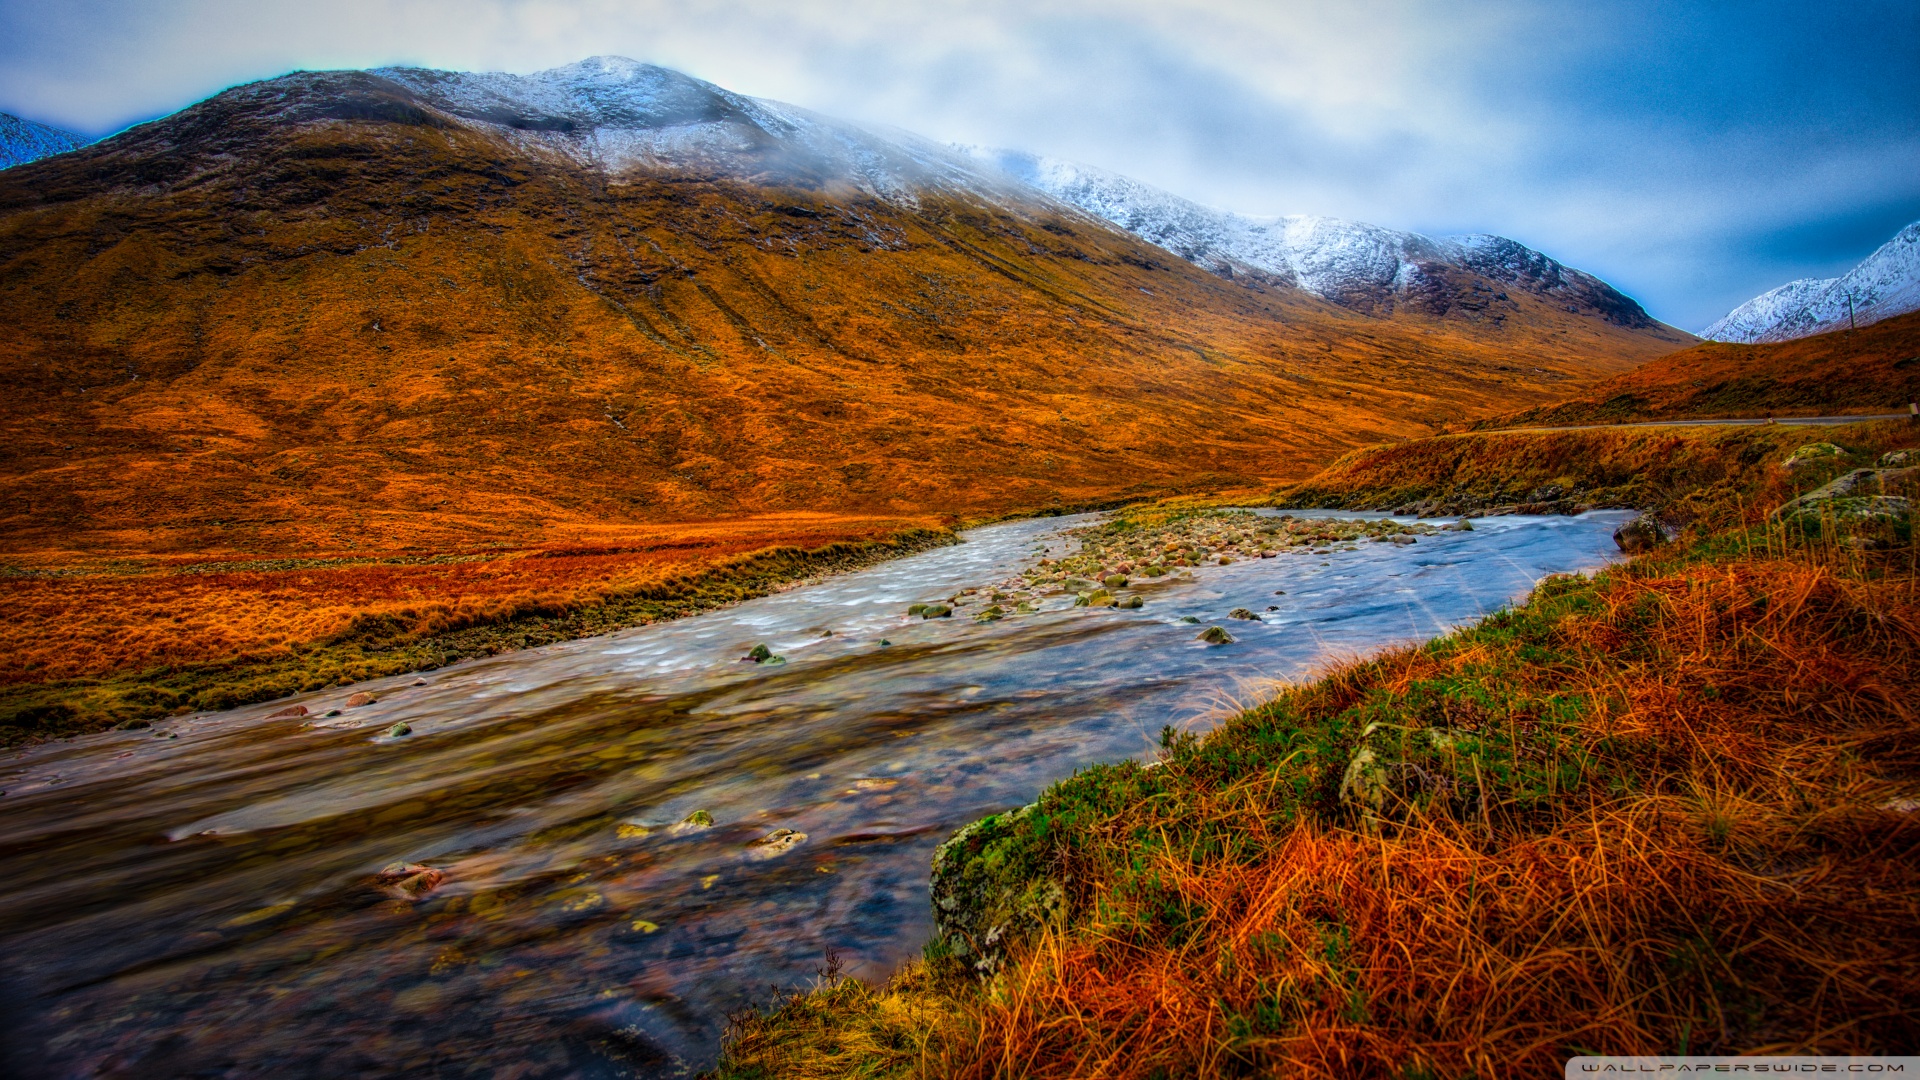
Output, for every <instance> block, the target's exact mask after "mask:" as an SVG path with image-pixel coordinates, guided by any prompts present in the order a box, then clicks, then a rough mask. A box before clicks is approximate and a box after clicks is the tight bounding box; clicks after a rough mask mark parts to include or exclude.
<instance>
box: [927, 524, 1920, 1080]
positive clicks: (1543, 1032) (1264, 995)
mask: <svg viewBox="0 0 1920 1080" xmlns="http://www.w3.org/2000/svg"><path fill="white" fill-rule="evenodd" d="M1915 582H1916V578H1915V576H1914V574H1913V567H1912V566H1911V565H1910V564H1909V565H1907V566H1905V567H1900V568H1897V572H1896V573H1894V574H1891V575H1889V576H1884V577H1881V576H1875V577H1868V578H1863V577H1857V576H1853V575H1842V574H1836V573H1835V572H1834V571H1833V570H1832V569H1830V568H1829V567H1827V566H1824V565H1820V564H1818V563H1811V562H1808V561H1804V560H1799V559H1793V558H1753V559H1745V560H1742V561H1740V562H1738V563H1735V564H1733V565H1727V566H1719V567H1711V568H1699V567H1692V568H1686V569H1682V570H1678V571H1669V572H1665V573H1661V574H1658V575H1655V576H1650V577H1646V578H1636V577H1635V576H1632V575H1618V576H1615V577H1613V578H1612V579H1611V580H1609V582H1608V583H1607V585H1606V587H1605V588H1604V589H1602V590H1599V595H1598V599H1599V601H1600V604H1601V606H1600V607H1599V608H1598V609H1597V610H1595V611H1593V612H1592V613H1591V614H1587V615H1583V616H1579V617H1571V618H1568V619H1565V620H1563V621H1562V623H1561V625H1560V633H1561V634H1562V635H1563V641H1564V644H1565V647H1566V648H1568V649H1569V650H1570V651H1571V653H1572V654H1573V655H1575V656H1578V657H1580V658H1582V660H1584V661H1585V662H1586V663H1585V665H1584V666H1585V670H1584V671H1583V672H1582V673H1581V676H1580V677H1579V678H1578V680H1577V682H1576V683H1575V685H1573V686H1556V687H1553V688H1554V689H1558V690H1560V691H1562V692H1570V693H1575V694H1579V695H1581V696H1583V697H1584V698H1586V699H1587V700H1590V701H1594V702H1602V703H1605V707H1604V709H1603V710H1601V711H1600V712H1598V713H1597V714H1596V715H1595V717H1594V719H1593V721H1592V722H1591V723H1590V724H1588V725H1587V726H1586V728H1585V730H1584V731H1583V732H1582V733H1581V738H1582V739H1583V740H1584V741H1585V743H1586V744H1587V747H1588V748H1589V750H1590V751H1592V752H1596V753H1598V754H1600V755H1602V756H1606V755H1607V753H1608V752H1607V751H1605V750H1602V749H1600V748H1601V747H1603V746H1605V745H1606V744H1607V743H1608V742H1613V743H1616V744H1619V745H1621V746H1627V747H1632V748H1634V749H1633V751H1632V753H1631V755H1629V757H1630V758H1631V759H1637V760H1632V761H1631V763H1629V762H1620V763H1619V764H1620V765H1624V766H1625V767H1624V768H1620V769H1619V772H1618V774H1617V779H1618V781H1619V783H1620V785H1621V787H1622V788H1623V790H1610V789H1608V788H1606V787H1600V788H1596V789H1594V790H1589V791H1583V792H1579V793H1570V794H1569V795H1568V796H1566V797H1565V800H1566V801H1565V802H1564V803H1560V804H1557V805H1556V806H1555V807H1554V811H1553V813H1552V814H1551V815H1550V817H1549V819H1548V820H1544V821H1542V820H1540V819H1539V815H1538V814H1537V813H1534V814H1520V813H1516V812H1514V810H1513V808H1512V807H1510V806H1507V805H1503V804H1502V803H1500V802H1498V801H1494V802H1492V803H1490V804H1489V805H1487V806H1486V807H1485V808H1484V811H1483V813H1482V814H1472V813H1468V814H1463V815H1449V814H1446V813H1434V812H1412V813H1409V814H1408V815H1407V816H1405V817H1404V818H1402V819H1401V820H1399V821H1397V822H1394V823H1392V824H1388V825H1385V826H1383V827H1382V828H1380V829H1378V830H1368V829H1365V828H1355V827H1343V826H1342V825H1340V824H1338V823H1336V822H1332V821H1325V820H1304V821H1302V820H1287V819H1286V817H1285V815H1284V814H1277V813H1276V811H1277V810H1280V808H1279V807H1276V806H1273V805H1270V804H1268V803H1267V802H1266V801H1265V800H1264V799H1263V798H1262V795H1261V785H1260V783H1258V782H1254V783H1250V784H1244V785H1239V786H1235V787H1229V788H1226V789H1213V790H1206V789H1202V790H1200V791H1190V792H1188V794H1189V795H1191V796H1192V797H1194V798H1195V799H1196V800H1197V801H1196V804H1195V805H1194V806H1193V808H1192V809H1190V810H1189V811H1188V814H1189V815H1190V816H1193V817H1202V818H1205V817H1213V818H1217V819H1218V820H1220V821H1222V822H1225V823H1230V825H1231V827H1232V828H1233V829H1234V830H1235V832H1236V833H1237V834H1238V837H1239V838H1240V839H1243V840H1244V841H1245V842H1246V843H1247V844H1248V845H1249V846H1250V847H1251V848H1252V849H1253V850H1256V851H1258V852H1259V853H1260V855H1259V857H1258V858H1256V859H1253V860H1240V859H1234V858H1224V857H1214V858H1198V859H1195V858H1192V857H1190V855H1189V853H1188V852H1186V851H1181V850H1178V849H1177V848H1171V847H1170V848H1163V849H1160V850H1158V851H1155V852H1153V853H1151V854H1149V855H1147V856H1146V862H1145V863H1144V873H1145V874H1146V875H1148V876H1151V877H1154V878H1157V879H1158V881H1159V882H1161V883H1163V885H1164V887H1165V889H1166V890H1168V891H1169V893H1170V895H1171V896H1172V897H1173V898H1175V899H1176V900H1177V902H1179V903H1181V904H1183V905H1184V906H1185V907H1186V909H1187V910H1189V911H1192V912H1195V913H1197V914H1196V917H1195V921H1194V922H1193V923H1192V924H1190V925H1189V926H1187V927H1185V928H1184V930H1183V932H1182V933H1181V935H1180V938H1181V940H1180V941H1179V942H1178V943H1169V942H1166V941H1164V940H1152V939H1151V938H1144V937H1143V935H1141V934H1140V933H1139V932H1138V923H1137V920H1136V918H1135V916H1137V914H1138V913H1137V912H1127V911H1126V910H1125V909H1126V907H1127V901H1126V899H1124V898H1123V897H1119V896H1116V895H1115V894H1114V893H1113V892H1112V891H1110V890H1109V889H1108V888H1107V886H1106V883H1105V882H1102V881H1100V880H1097V879H1096V880H1095V881H1092V882H1089V883H1087V885H1086V886H1085V887H1086V888H1087V890H1088V891H1089V892H1090V893H1091V894H1092V895H1094V896H1096V897H1097V898H1098V901H1097V902H1098V903H1100V904H1101V905H1103V912H1102V914H1096V915H1094V916H1093V917H1092V918H1091V919H1090V920H1089V921H1088V922H1087V923H1085V924H1084V925H1081V926H1077V927H1075V928H1073V929H1071V930H1068V931H1066V932H1064V933H1055V934H1050V935H1047V936H1045V937H1044V938H1043V939H1042V940H1041V941H1039V942H1037V943H1036V944H1035V945H1034V946H1033V947H1032V948H1031V949H1030V950H1029V951H1028V952H1026V953H1025V954H1024V955H1022V956H1021V957H1020V958H1019V959H1018V960H1017V961H1016V962H1015V963H1013V964H1012V965H1011V966H1010V967H1009V969H1008V970H1007V972H1006V974H1005V975H1004V976H1003V977H1002V979H1001V981H1000V982H999V983H998V984H997V985H996V986H995V987H994V988H993V989H992V991H991V992H990V993H987V994H985V995H983V996H982V997H981V998H980V999H979V1003H978V1005H977V1006H976V1009H975V1011H974V1013H973V1017H972V1019H973V1022H974V1023H976V1024H977V1025H978V1030H977V1032H975V1033H974V1038H973V1039H972V1040H964V1041H957V1042H956V1044H955V1045H953V1046H951V1047H950V1048H949V1050H950V1054H951V1056H950V1057H949V1058H948V1060H946V1061H945V1062H944V1063H943V1064H942V1067H941V1069H940V1070H938V1071H940V1072H943V1073H947V1074H950V1075H958V1076H1062V1077H1066V1076H1074V1077H1088V1076H1114V1077H1135V1076H1138V1077H1146V1076H1154V1075H1223V1074H1235V1073H1246V1074H1251V1073H1256V1072H1262V1073H1263V1072H1266V1071H1269V1070H1275V1071H1279V1072H1282V1073H1284V1074H1286V1075H1294V1076H1324V1077H1350V1076H1382V1077H1387V1076H1405V1075H1409V1074H1421V1073H1425V1074H1428V1075H1442V1076H1465V1075H1477V1076H1483V1077H1493V1076H1535V1075H1547V1074H1552V1073H1556V1072H1557V1071H1558V1069H1559V1067H1560V1065H1561V1064H1562V1063H1563V1062H1564V1061H1565V1059H1566V1057H1568V1056H1569V1055H1571V1054H1573V1053H1576V1052H1579V1051H1580V1050H1592V1051H1596V1052H1609V1053H1653V1052H1678V1051H1681V1050H1684V1049H1692V1050H1694V1051H1695V1052H1708V1051H1714V1052H1750V1053H1751V1052H1815V1051H1818V1052H1829V1053H1839V1052H1873V1051H1880V1052H1888V1051H1892V1050H1897V1049H1910V1048H1911V1046H1912V1043H1911V1039H1912V1037H1913V1032H1914V1031H1915V1030H1920V1027H1916V1025H1920V1006H1917V1005H1916V1004H1915V1002H1916V1001H1920V862H1916V856H1920V820H1916V813H1915V809H1914V807H1913V806H1912V805H1911V804H1902V803H1900V802H1899V801H1898V800H1900V799H1913V798H1915V797H1920V716H1916V703H1920V696H1916V691H1920V679H1916V677H1915V672H1916V670H1920V668H1917V667H1916V661H1920V655H1916V653H1920V593H1917V592H1916V588H1915ZM1649 614H1651V619H1650V620H1649V619H1647V618H1646V616H1647V615H1649ZM1496 652H1497V649H1496V648H1495V647H1491V646H1489V647H1469V648H1466V649H1461V650H1456V651H1453V652H1451V653H1450V654H1448V655H1446V656H1444V657H1441V656H1436V655H1435V654H1433V653H1429V652H1425V651H1420V652H1411V653H1405V654H1401V655H1397V656H1395V657H1392V658H1390V659H1389V660H1387V661H1384V662H1382V663H1380V664H1378V665H1377V666H1372V667H1371V668H1370V669H1369V670H1368V671H1367V672H1366V674H1365V676H1364V680H1365V682H1366V683H1368V684H1370V685H1371V686H1374V687H1378V688H1381V689H1383V690H1386V691H1387V692H1389V693H1392V692H1395V691H1396V690H1399V691H1404V690H1405V689H1406V688H1407V687H1408V686H1409V685H1411V684H1412V683H1414V682H1417V681H1421V680H1431V679H1434V678H1446V677H1449V676H1457V675H1461V674H1467V673H1472V672H1475V671H1480V670H1484V668H1485V667H1486V665H1487V664H1488V663H1489V662H1493V663H1499V662H1500V661H1501V659H1502V658H1501V657H1498V656H1497V655H1495V653H1496ZM1505 659H1508V660H1510V659H1511V658H1510V657H1508V658H1505ZM1560 674H1561V673H1559V672H1555V673H1553V674H1551V675H1548V676H1546V679H1547V680H1549V681H1553V682H1556V683H1557V682H1558V680H1559V678H1560ZM1520 677H1521V678H1523V679H1524V678H1526V675H1525V674H1524V672H1522V673H1521V676H1520ZM1349 678H1352V676H1349ZM1540 689H1547V688H1545V687H1542V688H1540ZM1319 693H1321V694H1335V695H1337V694H1338V692H1337V691H1328V690H1322V691H1319ZM1229 737H1230V736H1229ZM1616 756H1617V752H1616ZM1168 768H1169V769H1173V770H1176V772H1177V770H1178V769H1179V768H1180V765H1179V763H1178V760H1177V759H1176V760H1175V761H1174V762H1171V763H1170V764H1169V765H1168ZM1889 807H1891V808H1889ZM1166 902H1167V899H1166V897H1165V896H1159V897H1156V903H1161V904H1164V903H1166ZM1103 915H1104V917H1103ZM964 1042H971V1045H964V1044H963V1043H964Z"/></svg>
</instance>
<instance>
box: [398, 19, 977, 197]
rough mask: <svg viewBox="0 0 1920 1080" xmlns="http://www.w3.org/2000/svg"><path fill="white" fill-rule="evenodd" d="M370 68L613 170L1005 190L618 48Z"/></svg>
mask: <svg viewBox="0 0 1920 1080" xmlns="http://www.w3.org/2000/svg"><path fill="white" fill-rule="evenodd" d="M370 74H373V75H376V76H379V77H382V78H385V79H390V80H392V81H393V82H396V83H399V84H401V85H402V86H404V87H406V88H407V89H408V90H410V91H412V92H413V93H414V94H415V95H417V96H418V97H419V98H420V99H421V100H423V101H424V102H425V103H427V104H429V105H431V106H433V107H434V108H436V109H438V110H440V111H442V112H445V113H448V114H450V115H452V116H455V117H458V118H460V119H462V120H464V121H467V122H469V123H477V124H484V125H487V126H488V127H490V128H492V129H494V130H496V131H497V132H499V133H500V134H501V135H503V136H505V137H506V138H508V139H510V140H512V141H513V142H515V143H517V144H519V145H521V146H523V147H525V148H527V149H530V150H536V151H546V152H551V153H557V154H560V155H563V156H565V157H567V158H570V159H572V160H574V161H577V162H579V163H582V164H588V165H593V166H597V167H600V168H603V169H605V170H607V171H609V172H620V171H623V170H626V169H629V168H635V167H641V168H645V167H656V168H659V167H665V168H674V169H695V170H700V171H706V172H712V173H716V174H725V175H731V176H738V177H742V178H755V179H775V178H777V179H781V180H786V181H789V182H792V181H799V182H802V183H816V184H833V183H836V182H838V183H851V184H852V185H854V186H855V187H857V188H860V189H862V190H865V191H868V192H870V193H873V194H875V195H878V196H880V197H882V198H886V199H888V200H889V201H892V202H897V203H904V204H908V205H911V204H912V203H913V202H914V201H915V198H916V196H917V193H918V192H921V191H924V190H927V189H940V190H950V191H952V190H960V191H969V192H975V193H987V194H995V193H998V194H1002V195H1004V194H1005V193H1006V192H1005V191H1004V190H1003V189H1006V188H1007V187H1008V185H1007V184H1006V183H1005V182H1004V180H1002V179H1000V178H999V177H997V176H996V175H995V174H994V173H993V171H992V170H990V169H985V168H982V167H981V165H980V164H979V163H978V162H975V161H974V160H972V159H971V158H969V157H968V156H966V155H964V154H960V153H956V152H954V151H953V150H952V149H950V148H948V147H944V146H941V145H939V144H937V143H934V142H931V141H929V140H926V139H922V138H920V137H918V136H915V135H911V134H908V133H906V132H899V131H889V132H885V133H878V132H874V131H869V130H867V129H865V128H861V127H857V126H855V125H852V124H848V123H843V122H841V121H838V120H834V119H831V118H829V117H825V116H821V115H819V114H817V113H813V112H809V111H807V110H806V109H801V108H798V107H796V106H792V105H787V104H783V103H781V102H777V101H767V100H763V99H760V98H751V97H747V96H745V95H743V94H735V93H733V92H731V91H728V90H725V89H722V88H721V87H718V86H715V85H714V84H712V83H709V82H704V81H702V80H700V79H695V78H693V77H691V76H688V75H683V74H681V73H680V72H677V71H674V70H671V69H669V68H663V67H659V66H656V65H653V64H642V63H639V62H637V61H634V60H628V59H626V58H624V57H618V56H596V57H591V58H589V59H586V60H582V61H580V62H579V63H577V64H568V65H567V66H565V67H558V68H553V69H551V70H548V71H541V72H536V73H534V74H531V75H506V74H499V73H467V72H450V71H434V70H428V69H422V68H379V69H376V70H374V71H372V72H370Z"/></svg>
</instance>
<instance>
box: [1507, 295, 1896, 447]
mask: <svg viewBox="0 0 1920 1080" xmlns="http://www.w3.org/2000/svg"><path fill="white" fill-rule="evenodd" d="M1917 400H1920V312H1914V313H1912V314H1909V315H1901V316H1898V317H1896V318H1892V319H1887V320H1885V321H1883V322H1878V323H1874V324H1873V325H1872V326H1867V327H1862V328H1861V329H1859V330H1857V331H1847V330H1836V331H1834V332H1833V333H1830V334H1818V335H1815V336H1813V337H1809V338H1801V339H1800V340H1798V341H1786V342H1781V343H1779V344H1773V345H1729V344H1725V343H1722V342H1718V341H1706V342H1701V343H1700V344H1698V345H1695V346H1693V347H1691V348H1687V349H1682V350H1681V351H1679V352H1676V353H1673V354H1672V355H1670V356H1662V357H1660V358H1658V359H1656V360H1652V361H1649V362H1647V363H1645V364H1642V365H1640V366H1639V367H1637V368H1634V369H1633V370H1632V371H1629V372H1627V373H1626V374H1624V375H1617V376H1615V377H1613V378H1611V379H1609V380H1607V381H1606V382H1603V383H1601V384H1600V385H1599V386H1596V387H1594V388H1593V389H1592V390H1589V391H1587V392H1586V393H1584V394H1581V395H1579V396H1578V397H1575V398H1573V399H1572V400H1570V401H1564V402H1560V403H1558V404H1555V405H1542V406H1536V407H1534V408H1531V409H1526V410H1524V411H1521V412H1516V413H1513V414H1511V415H1508V416H1503V417H1499V418H1497V419H1492V420H1483V421H1480V422H1479V423H1477V424H1475V425H1474V426H1475V427H1479V428H1487V427H1519V426H1524V425H1532V424H1621V423H1631V422H1634V421H1637V420H1678V419H1720V418H1742V417H1764V416H1824V415H1835V416H1844V415H1849V414H1856V413H1864V414H1869V415H1870V414H1874V413H1889V412H1903V411H1905V410H1906V408H1907V404H1908V403H1909V402H1912V401H1917Z"/></svg>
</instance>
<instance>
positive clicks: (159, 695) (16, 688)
mask: <svg viewBox="0 0 1920 1080" xmlns="http://www.w3.org/2000/svg"><path fill="white" fill-rule="evenodd" d="M816 533H817V534H819V535H816ZM796 534H797V535H796ZM782 540H786V541H788V542H785V543H782V542H780V541H782ZM792 540H799V541H800V543H793V542H791V541H792ZM953 542H954V537H953V534H952V533H951V532H950V531H948V530H945V529H937V528H922V527H913V526H904V527H903V526H902V525H901V524H900V523H892V522H883V523H877V524H874V525H871V526H868V527H864V528H860V527H852V526H850V525H849V524H848V523H846V522H833V523H830V524H829V525H827V526H825V527H820V526H815V527H814V529H811V530H803V529H796V528H795V527H794V526H793V525H792V524H791V523H785V524H784V528H783V530H782V531H781V532H774V533H769V532H767V531H766V530H757V531H756V530H750V529H742V528H739V527H732V526H730V527H726V528H725V529H724V530H723V534H718V535H708V534H701V533H698V532H697V531H696V530H685V529H683V530H681V535H678V536H675V537H671V538H669V539H668V540H667V541H665V542H659V541H656V542H654V543H650V544H634V545H631V546H615V547H613V548H612V549H605V548H601V549H584V548H578V547H574V548H558V549H548V550H532V551H513V552H490V553H484V554H477V555H455V556H445V557H437V558H429V557H419V558H395V559H388V560H379V559H347V558H342V559H335V560H329V559H284V560H252V561H247V562H239V563H211V564H210V563H204V562H194V563H186V564H184V565H165V564H163V565H160V566H158V567H152V566H143V565H132V566H127V565H100V564H95V565H88V566H85V567H82V568H79V570H78V572H75V570H74V569H73V568H67V567H51V568H28V569H22V568H15V569H14V572H13V573H12V574H10V575H9V576H7V577H6V578H5V580H4V586H5V591H6V593H7V594H8V596H9V599H10V601H11V604H10V606H11V607H12V613H13V616H14V617H13V619H12V621H11V622H10V623H9V625H8V626H7V627H6V628H5V629H0V640H5V641H6V642H7V644H8V651H7V656H8V659H7V660H6V661H5V663H4V666H0V746H8V745H16V744H19V743H22V742H27V741H32V740H36V739H42V738H49V737H56V736H64V735H75V734H82V733H85V732H88V731H97V730H101V729H103V728H106V727H111V726H113V725H115V724H127V723H136V724H137V723H139V722H141V721H147V720H153V719H158V718H159V717H162V716H166V715H169V714H173V713H181V712H188V711H195V710H210V709H226V708H233V707H236V706H239V705H246V704H250V703H253V702H259V701H269V700H272V699H274V698H279V697H284V696H286V695H288V694H294V693H299V692H302V691H310V690H318V689H321V688H323V687H328V686H339V685H346V684H349V683H354V682H359V681H361V680H364V679H373V678H379V677H382V676H387V675H398V674H402V673H405V672H408V671H420V670H426V669H432V668H438V667H443V666H445V665H447V664H451V663H457V662H458V661H460V660H464V659H471V658H474V657H479V656H490V655H493V654H495V653H500V652H508V651H512V650H514V649H522V648H530V647H533V646H538V645H546V644H551V643H553V642H556V641H567V640H571V639H573V638H580V637H588V636H591V635H595V634H607V633H612V632H613V631H615V630H621V629H625V628H627V627H631V626H640V625H644V624H647V623H652V622H659V621H661V620H664V619H673V618H679V617H681V616H684V615H691V614H694V613H696V612H700V611H706V610H711V609H713V608H716V607H722V606H725V605H727V604H732V603H737V602H739V601H741V600H745V599H749V598H751V597H755V596H762V595H765V594H767V593H770V592H773V591H776V590H778V589H780V588H783V587H786V586H788V585H791V584H794V583H796V582H799V581H803V580H806V579H808V578H813V577H818V576H821V575H824V574H832V573H841V572H845V571H848V570H855V569H859V568H861V567H864V566H870V565H872V564H874V563H877V562H881V561H883V560H886V559H890V558H896V557H899V556H901V555H908V554H912V553H914V552H917V551H924V550H927V549H929V548H932V547H938V546H941V545H944V544H950V543H953Z"/></svg>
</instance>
